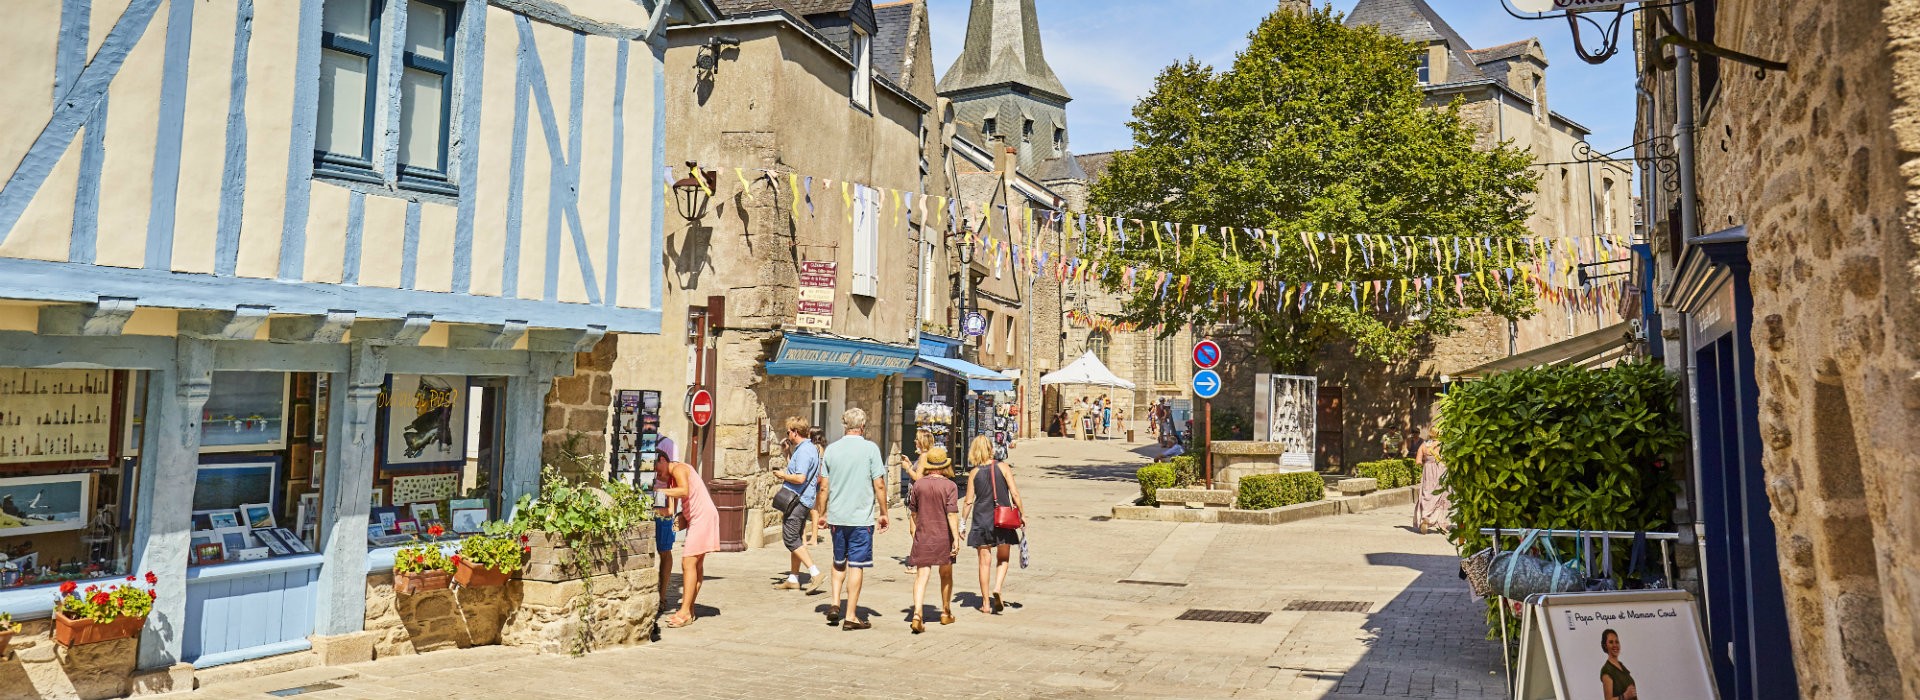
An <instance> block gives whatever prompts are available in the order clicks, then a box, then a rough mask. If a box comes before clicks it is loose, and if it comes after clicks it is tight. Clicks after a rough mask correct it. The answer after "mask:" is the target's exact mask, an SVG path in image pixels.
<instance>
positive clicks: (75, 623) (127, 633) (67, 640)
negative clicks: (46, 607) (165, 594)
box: [53, 611, 147, 647]
mask: <svg viewBox="0 0 1920 700" xmlns="http://www.w3.org/2000/svg"><path fill="white" fill-rule="evenodd" d="M146 625H147V618H144V617H119V618H114V620H113V621H112V622H94V621H92V620H88V619H85V618H81V619H74V618H71V617H67V614H66V613H64V612H60V611H55V612H54V613H53V642H54V643H55V644H59V645H60V646H63V647H77V646H82V645H86V644H94V643H97V642H111V641H113V640H116V639H127V638H129V637H132V636H134V635H136V634H139V633H140V628H142V627H145V626H146Z"/></svg>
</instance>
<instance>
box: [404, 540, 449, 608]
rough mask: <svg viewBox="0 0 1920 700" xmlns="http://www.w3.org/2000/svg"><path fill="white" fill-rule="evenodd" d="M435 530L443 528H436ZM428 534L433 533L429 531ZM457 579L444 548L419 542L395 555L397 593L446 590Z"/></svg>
mask: <svg viewBox="0 0 1920 700" xmlns="http://www.w3.org/2000/svg"><path fill="white" fill-rule="evenodd" d="M434 527H435V528H437V527H439V526H437V525H436V526H434ZM428 534H433V533H432V531H431V530H429V532H428ZM452 580H453V562H452V561H449V560H448V559H447V554H446V553H445V552H442V551H440V545H438V544H435V543H432V542H420V541H417V540H416V541H415V542H414V543H413V544H411V545H408V546H405V547H401V548H400V549H399V551H396V552H394V553H393V592H394V593H398V594H400V595H412V594H414V593H419V592H422V591H438V590H442V589H445V588H446V587H447V583H448V582H449V581H452Z"/></svg>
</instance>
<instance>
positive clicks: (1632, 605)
mask: <svg viewBox="0 0 1920 700" xmlns="http://www.w3.org/2000/svg"><path fill="white" fill-rule="evenodd" d="M1528 603H1529V605H1528V606H1527V607H1528V614H1527V615H1526V617H1525V622H1524V624H1523V627H1522V632H1521V638H1520V639H1521V642H1520V666H1519V670H1518V675H1517V676H1516V678H1515V680H1516V683H1515V685H1514V687H1515V688H1516V692H1515V697H1516V698H1518V699H1519V700H1605V699H1608V698H1614V697H1622V696H1624V697H1642V698H1692V699H1694V700H1715V699H1716V698H1718V697H1719V691H1718V690H1717V687H1716V686H1715V685H1714V682H1713V668H1712V664H1710V663H1709V662H1708V660H1707V638H1706V634H1705V633H1704V632H1703V631H1702V628H1701V625H1700V614H1699V608H1698V606H1697V605H1695V603H1694V599H1693V594H1691V593H1688V592H1686V591H1681V590H1648V591H1607V592H1601V593H1558V594H1553V595H1541V596H1534V597H1533V598H1531V599H1529V601H1528ZM1629 691H1631V692H1629ZM1609 693H1611V694H1609Z"/></svg>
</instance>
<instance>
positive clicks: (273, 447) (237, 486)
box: [187, 372, 330, 566]
mask: <svg viewBox="0 0 1920 700" xmlns="http://www.w3.org/2000/svg"><path fill="white" fill-rule="evenodd" d="M329 389H330V387H329V386H328V382H327V380H326V378H325V377H324V376H322V375H317V374H312V373H283V372H214V373H213V388H212V390H211V391H210V392H209V393H208V395H207V403H206V405H205V406H204V407H203V408H202V409H201V412H200V460H199V465H198V468H197V469H196V470H195V471H194V485H193V514H192V519H193V524H192V527H191V530H192V532H191V534H190V538H191V546H190V547H189V548H188V551H187V563H188V564H189V565H190V566H211V565H216V564H225V563H230V562H241V561H256V560H262V559H272V558H276V557H291V556H301V555H312V554H313V553H314V551H315V550H316V549H317V547H318V543H319V530H320V484H321V481H322V479H323V476H324V474H323V472H324V465H325V463H326V451H327V445H326V427H325V426H326V420H327V409H326V396H327V393H328V391H329Z"/></svg>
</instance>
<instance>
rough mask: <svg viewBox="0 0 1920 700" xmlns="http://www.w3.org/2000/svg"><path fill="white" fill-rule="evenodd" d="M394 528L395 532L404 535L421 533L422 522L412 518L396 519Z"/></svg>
mask: <svg viewBox="0 0 1920 700" xmlns="http://www.w3.org/2000/svg"><path fill="white" fill-rule="evenodd" d="M393 528H394V531H395V532H397V533H399V534H402V535H418V534H420V523H419V522H417V521H415V520H413V519H412V518H408V519H406V520H399V521H395V522H394V524H393Z"/></svg>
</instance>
